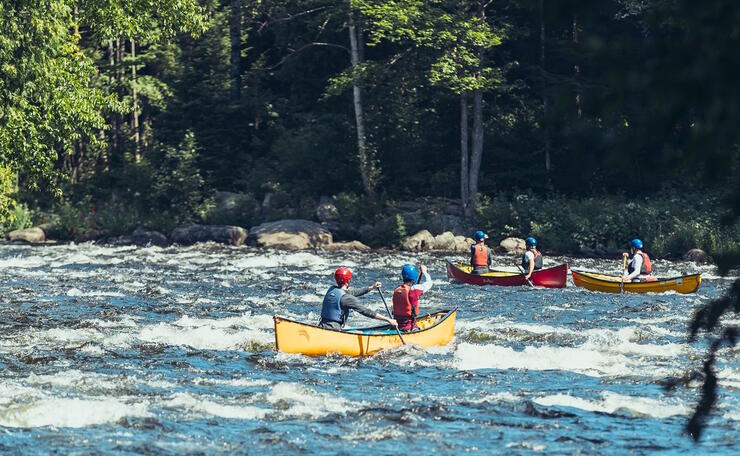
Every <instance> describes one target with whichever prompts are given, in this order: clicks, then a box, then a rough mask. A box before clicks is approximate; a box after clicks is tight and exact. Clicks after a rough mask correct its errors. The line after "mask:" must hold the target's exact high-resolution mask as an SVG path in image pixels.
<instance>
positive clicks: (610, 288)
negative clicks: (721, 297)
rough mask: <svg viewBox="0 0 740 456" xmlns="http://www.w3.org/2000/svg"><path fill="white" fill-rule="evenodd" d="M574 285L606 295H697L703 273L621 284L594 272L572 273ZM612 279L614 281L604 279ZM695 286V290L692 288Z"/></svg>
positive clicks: (616, 278)
mask: <svg viewBox="0 0 740 456" xmlns="http://www.w3.org/2000/svg"><path fill="white" fill-rule="evenodd" d="M571 274H572V276H573V284H574V285H575V286H576V287H579V288H585V289H586V290H590V291H599V292H606V293H621V292H631V293H664V292H667V291H676V292H678V293H681V294H691V293H696V292H697V291H698V290H699V287H700V286H701V273H696V274H686V275H682V276H675V277H661V278H656V280H651V281H644V282H624V285H623V286H622V285H621V282H620V281H619V280H618V279H619V276H610V275H607V274H600V273H598V272H593V271H577V270H574V271H571ZM603 277H608V278H611V279H612V280H607V279H604V278H603ZM692 284H693V288H690V287H691V286H692Z"/></svg>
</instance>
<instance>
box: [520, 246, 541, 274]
mask: <svg viewBox="0 0 740 456" xmlns="http://www.w3.org/2000/svg"><path fill="white" fill-rule="evenodd" d="M524 246H525V247H526V248H527V250H526V251H525V252H524V255H523V256H522V270H524V271H525V274H524V278H525V279H526V280H529V278H530V277H532V273H533V272H534V271H537V270H539V269H542V253H540V251H539V250H537V239H535V238H533V237H532V236H529V237H528V238H527V239H525V240H524Z"/></svg>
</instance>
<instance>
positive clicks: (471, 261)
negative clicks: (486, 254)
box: [469, 245, 475, 266]
mask: <svg viewBox="0 0 740 456" xmlns="http://www.w3.org/2000/svg"><path fill="white" fill-rule="evenodd" d="M474 259H475V246H474V245H471V246H470V261H469V263H470V265H471V266H473V265H474V263H473V260H474Z"/></svg>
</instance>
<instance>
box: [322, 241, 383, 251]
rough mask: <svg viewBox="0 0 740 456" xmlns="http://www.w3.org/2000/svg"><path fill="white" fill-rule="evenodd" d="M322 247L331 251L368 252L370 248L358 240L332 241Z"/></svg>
mask: <svg viewBox="0 0 740 456" xmlns="http://www.w3.org/2000/svg"><path fill="white" fill-rule="evenodd" d="M324 249H325V250H329V251H332V252H369V251H370V250H372V249H371V248H370V247H369V246H367V245H365V244H363V243H362V242H360V241H349V242H332V243H331V244H329V245H327V246H326V247H324Z"/></svg>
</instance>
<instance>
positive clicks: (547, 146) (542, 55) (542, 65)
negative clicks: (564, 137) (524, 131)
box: [540, 0, 551, 182]
mask: <svg viewBox="0 0 740 456" xmlns="http://www.w3.org/2000/svg"><path fill="white" fill-rule="evenodd" d="M540 70H541V72H542V126H543V129H544V133H545V144H544V148H545V173H546V174H547V179H548V182H549V179H550V169H551V166H550V122H549V119H548V115H549V109H548V105H547V74H546V72H545V5H544V0H540Z"/></svg>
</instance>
